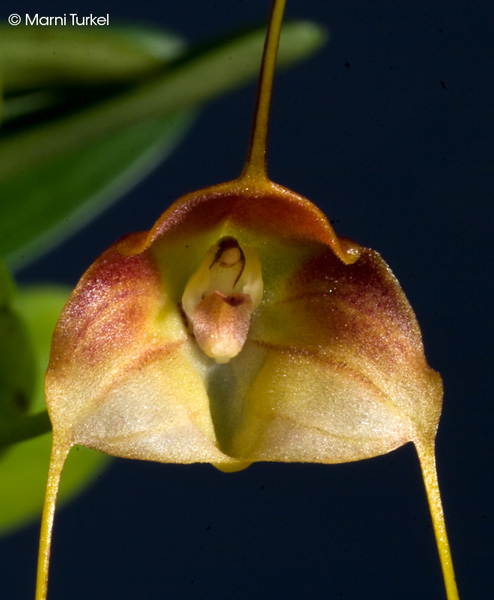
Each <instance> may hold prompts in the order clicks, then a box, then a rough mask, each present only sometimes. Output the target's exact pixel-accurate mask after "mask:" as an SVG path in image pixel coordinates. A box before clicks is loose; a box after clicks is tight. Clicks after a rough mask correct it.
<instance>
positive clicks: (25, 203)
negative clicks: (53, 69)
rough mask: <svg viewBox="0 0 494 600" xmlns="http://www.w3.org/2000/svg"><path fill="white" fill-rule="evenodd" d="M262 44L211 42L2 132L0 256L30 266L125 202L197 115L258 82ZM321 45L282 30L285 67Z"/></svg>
mask: <svg viewBox="0 0 494 600" xmlns="http://www.w3.org/2000/svg"><path fill="white" fill-rule="evenodd" d="M263 39H264V29H257V30H255V31H249V32H247V33H242V34H239V35H238V36H236V37H234V38H228V39H226V40H221V41H219V42H217V43H215V44H208V45H207V46H204V47H202V48H199V49H197V50H195V51H193V52H191V53H190V54H188V55H186V56H185V57H182V58H180V59H179V60H177V61H176V62H174V63H172V64H171V65H170V67H169V68H168V69H166V71H165V72H164V73H163V74H159V75H156V76H153V77H151V78H149V79H148V80H147V81H146V83H143V84H141V85H138V86H135V87H133V88H132V89H130V90H127V91H124V92H121V93H118V94H116V95H114V96H112V97H111V98H109V99H106V100H102V101H100V102H96V103H93V104H91V105H90V106H88V107H86V108H84V109H80V110H77V111H76V112H74V113H72V114H68V115H65V116H62V117H60V118H59V119H56V120H51V121H49V122H47V123H44V124H39V125H38V126H36V127H32V128H30V129H28V130H26V131H21V132H18V133H15V134H14V133H12V134H10V135H6V136H5V137H4V139H3V140H2V141H1V142H0V198H1V203H0V255H2V256H5V257H7V260H8V261H9V263H10V264H14V265H15V264H16V263H19V261H20V260H24V261H25V260H26V257H28V256H31V257H32V256H34V254H35V253H40V252H41V251H43V250H46V249H47V248H49V247H50V245H53V244H54V243H56V242H58V241H59V240H61V239H62V238H63V237H65V236H66V235H68V233H71V232H72V231H73V230H74V229H75V228H76V227H80V226H81V225H83V224H85V223H86V222H87V221H88V220H89V219H90V218H92V217H93V216H94V215H95V214H96V213H97V212H99V211H101V210H102V209H103V208H105V207H106V206H107V205H108V204H109V203H110V202H111V201H112V200H114V199H115V198H116V197H117V196H119V195H121V194H122V193H123V192H124V190H125V189H126V188H128V187H130V185H132V184H133V183H135V182H136V181H137V179H139V178H141V177H142V176H143V175H144V174H145V173H146V172H147V171H148V170H149V169H150V168H152V166H154V164H155V163H156V162H157V160H158V158H159V157H160V158H161V157H162V156H163V155H166V153H167V152H169V151H170V150H171V149H172V147H173V146H174V145H175V144H176V143H177V141H178V140H179V138H180V137H181V136H182V135H183V133H184V131H185V129H186V127H187V125H188V124H189V122H190V119H191V113H190V112H189V111H190V109H191V108H194V107H196V106H197V105H199V104H200V103H202V102H205V101H206V100H210V99H212V98H214V97H216V96H218V95H219V94H221V93H224V92H226V91H228V90H231V89H232V88H235V87H238V86H239V85H241V84H243V83H245V82H247V81H249V80H251V79H253V78H254V77H256V75H257V72H258V68H259V64H260V59H261V52H262V47H263ZM324 40H325V34H324V32H323V30H322V29H321V28H320V27H318V26H317V25H314V24H312V23H305V22H301V23H291V24H287V25H285V28H284V31H283V35H282V40H281V44H280V53H279V64H280V65H286V64H290V63H293V62H294V61H296V60H301V59H303V58H305V57H306V56H308V55H309V54H311V53H313V52H314V51H315V50H316V49H318V48H319V47H320V46H321V45H322V44H323V42H324ZM91 163H98V164H91ZM20 206H22V210H20V209H19V207H20Z"/></svg>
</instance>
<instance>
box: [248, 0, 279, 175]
mask: <svg viewBox="0 0 494 600" xmlns="http://www.w3.org/2000/svg"><path fill="white" fill-rule="evenodd" d="M285 1H286V0H274V2H273V6H272V9H271V17H270V20H269V26H268V32H267V35H266V42H265V44H264V54H263V57H262V64H261V72H260V75H259V87H258V91H257V102H256V108H255V111H254V122H253V126H252V134H251V139H250V144H249V149H248V151H247V158H246V162H245V166H244V169H243V171H242V174H241V176H240V179H244V178H246V179H247V178H248V179H254V180H256V181H262V180H266V179H267V170H266V143H267V136H268V121H269V107H270V104H271V90H272V88H273V76H274V70H275V66H276V56H277V53H278V44H279V40H280V32H281V24H282V21H283V13H284V10H285Z"/></svg>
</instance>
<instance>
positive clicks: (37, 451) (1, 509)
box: [0, 286, 111, 533]
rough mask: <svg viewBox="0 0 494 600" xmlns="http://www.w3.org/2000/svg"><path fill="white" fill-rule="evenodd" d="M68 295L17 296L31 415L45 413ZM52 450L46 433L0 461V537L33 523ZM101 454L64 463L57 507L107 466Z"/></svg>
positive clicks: (82, 454) (85, 453)
mask: <svg viewBox="0 0 494 600" xmlns="http://www.w3.org/2000/svg"><path fill="white" fill-rule="evenodd" d="M69 292H70V290H68V289H67V288H62V287H53V286H52V287H32V288H27V289H25V290H21V291H20V293H19V294H18V297H17V300H16V308H17V309H18V310H19V312H20V314H22V315H23V316H24V318H25V321H26V324H27V328H28V331H29V334H30V336H31V338H32V340H33V345H34V351H35V356H36V365H37V371H36V378H35V393H34V399H33V404H32V407H31V408H30V413H32V414H36V413H38V414H39V413H40V412H41V411H43V410H44V409H45V401H44V372H45V370H46V367H47V364H48V357H49V351H50V344H51V336H52V332H53V329H54V327H55V323H56V320H57V318H58V315H59V313H60V311H61V309H62V307H63V305H64V304H65V301H66V300H67V297H68V295H69ZM50 450H51V433H47V434H44V435H41V436H39V437H36V438H33V439H31V440H28V441H25V442H22V443H19V444H15V445H13V446H11V447H9V448H7V449H6V450H4V452H3V453H2V455H1V457H0V533H7V532H9V531H12V530H13V529H16V528H18V527H20V526H22V525H23V524H25V523H27V522H29V521H31V520H33V519H35V518H38V517H39V515H40V514H41V508H42V505H43V497H44V492H45V484H46V474H47V471H48V461H49V457H50ZM109 460H111V459H109V457H107V456H106V455H104V454H101V453H100V452H95V451H92V450H88V449H86V448H77V449H76V450H74V451H73V452H72V453H71V455H70V456H69V459H68V461H67V465H66V467H65V470H64V477H63V481H62V486H61V489H60V499H61V501H62V502H66V501H68V500H69V499H70V498H72V497H73V496H74V495H76V494H78V493H80V491H81V490H82V489H84V488H85V487H86V486H87V485H88V484H89V483H90V482H91V481H93V480H94V479H95V478H96V477H97V476H98V475H99V474H100V473H101V471H102V469H103V468H104V467H105V466H106V465H107V464H108V463H109Z"/></svg>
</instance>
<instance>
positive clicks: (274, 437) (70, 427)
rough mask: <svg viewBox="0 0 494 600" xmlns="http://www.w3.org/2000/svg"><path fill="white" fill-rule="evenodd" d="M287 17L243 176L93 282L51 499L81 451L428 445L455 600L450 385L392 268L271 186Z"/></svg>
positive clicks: (66, 346) (216, 189)
mask: <svg viewBox="0 0 494 600" xmlns="http://www.w3.org/2000/svg"><path fill="white" fill-rule="evenodd" d="M283 5H284V2H282V1H278V2H275V4H274V9H273V13H272V19H271V24H270V29H269V34H268V38H267V42H266V48H265V54H264V59H263V66H262V70H261V78H260V91H259V96H258V103H257V108H256V113H255V119H254V128H253V134H252V138H251V144H250V148H249V152H248V157H247V163H246V166H245V167H244V170H243V172H242V174H241V176H240V177H239V178H238V179H235V180H234V181H231V182H228V183H224V184H220V185H215V186H212V187H209V188H206V189H203V190H200V191H197V192H194V193H191V194H188V195H186V196H184V197H182V198H180V199H179V200H177V201H176V202H175V203H174V204H173V205H172V206H171V207H170V208H168V209H167V210H166V211H165V213H164V214H163V215H162V216H161V217H160V219H159V220H158V221H157V222H156V224H155V225H154V226H153V227H152V229H151V230H150V231H149V232H143V233H134V234H131V235H128V236H126V237H124V238H123V239H121V240H120V241H118V242H117V243H116V244H114V245H113V246H112V247H111V248H110V249H109V250H107V251H106V252H105V253H104V254H103V255H102V256H101V257H100V258H98V259H97V260H96V262H95V263H94V264H93V265H92V266H91V267H90V268H89V269H88V270H87V272H86V273H85V274H84V275H83V277H82V279H81V280H80V282H79V284H78V285H77V287H76V288H75V290H74V292H73V294H72V295H71V297H70V299H69V301H68V303H67V305H66V307H65V309H64V310H63V312H62V314H61V316H60V319H59V322H58V325H57V327H56V330H55V333H54V337H53V345H52V350H51V358H50V364H49V368H48V372H47V375H46V396H47V404H48V410H49V413H50V417H51V420H52V424H53V455H52V465H51V469H50V474H49V481H48V489H47V500H46V505H45V513H44V520H43V529H42V534H41V549H40V563H39V579H38V591H37V599H38V600H42V599H44V598H46V581H47V573H48V557H49V547H50V537H51V526H52V525H51V523H52V518H53V512H54V503H55V497H56V489H57V486H58V480H59V477H60V472H61V469H62V465H63V462H64V460H65V457H66V455H67V453H68V451H69V450H70V448H71V447H72V446H73V445H75V444H82V445H85V446H88V447H91V448H95V449H98V450H101V451H103V452H107V453H108V454H111V455H114V456H119V457H125V458H133V459H143V460H153V461H159V462H163V463H182V464H187V463H195V462H206V463H212V464H213V465H215V466H216V467H218V468H219V469H221V470H224V471H234V470H239V469H243V468H245V467H247V466H248V465H249V464H251V463H252V462H256V461H283V462H291V461H299V462H319V463H341V462H346V461H354V460H360V459H364V458H370V457H372V456H376V455H380V454H384V453H386V452H389V451H391V450H393V449H395V448H398V447H399V446H402V445H403V444H406V443H407V442H413V443H414V444H415V446H416V447H417V450H418V453H419V457H420V461H421V465H422V468H423V472H424V478H425V482H426V488H427V492H428V496H429V501H430V506H431V511H432V515H433V519H434V526H435V531H436V535H437V539H438V545H439V552H440V556H441V560H442V565H443V570H444V575H445V581H446V587H447V590H448V598H449V600H453V599H454V598H457V597H458V596H457V592H456V585H455V581H454V574H453V570H452V563H451V557H450V553H449V546H448V541H447V536H446V531H445V527H444V520H443V517H442V509H441V503H440V498H439V491H438V486H437V479H436V475H435V465H434V439H435V434H436V429H437V425H438V421H439V416H440V411H441V404H442V383H441V378H440V377H439V375H438V374H437V373H436V372H435V371H433V370H432V369H431V368H430V367H429V366H428V365H427V362H426V360H425V357H424V351H423V346H422V340H421V333H420V330H419V327H418V324H417V322H416V319H415V316H414V314H413V311H412V309H411V308H410V305H409V303H408V301H407V299H406V298H405V295H404V294H403V292H402V290H401V288H400V286H399V284H398V282H397V280H396V278H395V277H394V276H393V274H392V272H391V270H390V269H389V267H388V266H387V265H386V263H385V262H384V261H383V259H382V258H381V257H380V256H379V254H378V253H377V252H375V251H373V250H370V249H367V248H363V247H361V246H359V245H358V244H356V243H354V242H351V241H349V240H346V239H339V238H338V237H337V236H336V235H335V233H334V231H333V229H332V227H331V225H330V223H329V221H328V219H327V218H326V217H325V215H324V214H323V213H322V212H321V211H320V210H319V209H318V208H316V207H315V206H314V205H313V204H312V203H311V202H310V201H309V200H307V199H305V198H303V197H302V196H299V195H298V194H296V193H294V192H292V191H290V190H288V189H286V188H284V187H282V186H280V185H277V184H275V183H273V182H271V181H270V180H269V179H268V177H267V175H266V166H265V147H266V146H265V144H266V132H267V121H268V109H269V100H270V91H271V81H272V75H273V70H274V63H275V57H276V47H277V43H278V37H279V30H280V27H281V20H282V12H283Z"/></svg>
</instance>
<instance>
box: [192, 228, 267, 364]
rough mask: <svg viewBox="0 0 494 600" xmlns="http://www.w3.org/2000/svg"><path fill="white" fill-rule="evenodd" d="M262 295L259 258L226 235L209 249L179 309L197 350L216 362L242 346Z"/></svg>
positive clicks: (227, 359) (237, 351) (251, 249)
mask: <svg viewBox="0 0 494 600" xmlns="http://www.w3.org/2000/svg"><path fill="white" fill-rule="evenodd" d="M262 292H263V283H262V272H261V264H260V261H259V257H258V256H257V253H256V251H255V250H254V249H253V248H250V247H248V246H245V248H242V247H241V246H240V244H239V243H238V242H237V240H236V239H235V238H233V237H231V236H227V237H223V238H221V239H220V240H219V241H218V242H217V244H215V245H214V246H212V247H211V248H210V249H209V250H208V251H207V252H206V255H205V257H204V259H203V261H202V263H201V265H200V267H199V268H198V269H197V271H196V272H195V273H194V274H193V275H192V277H191V278H190V279H189V281H188V283H187V285H186V287H185V290H184V293H183V296H182V307H183V310H184V313H185V315H186V316H187V320H188V322H189V325H190V329H191V333H192V334H193V335H194V337H195V339H196V341H197V343H198V345H199V347H200V348H201V349H202V350H203V351H204V352H205V353H206V354H207V356H209V357H211V358H213V359H214V360H215V361H216V362H218V363H225V362H228V361H229V360H230V359H231V358H233V357H234V356H236V355H237V354H238V353H239V352H240V351H241V350H242V348H243V346H244V343H245V341H246V339H247V335H248V333H249V327H250V320H251V317H252V314H253V312H254V311H255V310H256V308H257V307H258V305H259V303H260V301H261V298H262Z"/></svg>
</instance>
